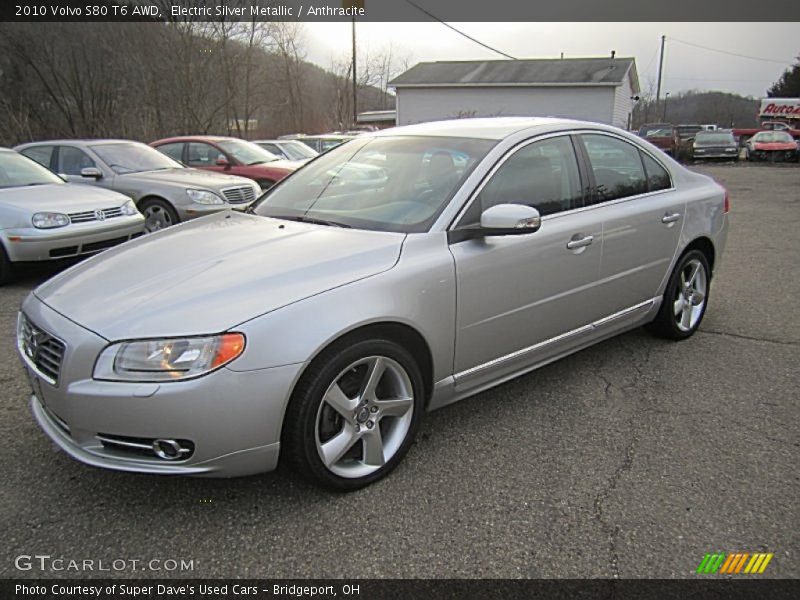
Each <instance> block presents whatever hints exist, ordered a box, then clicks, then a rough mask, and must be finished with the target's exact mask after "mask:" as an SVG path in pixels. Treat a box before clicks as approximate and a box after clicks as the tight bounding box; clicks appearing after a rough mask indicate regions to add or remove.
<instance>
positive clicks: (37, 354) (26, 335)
mask: <svg viewBox="0 0 800 600" xmlns="http://www.w3.org/2000/svg"><path fill="white" fill-rule="evenodd" d="M17 343H18V344H19V348H20V351H21V352H22V353H23V354H24V355H25V357H26V358H27V359H28V360H29V361H30V362H31V363H32V364H33V365H34V366H35V367H36V371H38V373H39V374H40V375H41V376H42V377H44V378H45V379H46V380H47V381H49V382H50V383H52V384H53V385H56V384H57V383H58V376H59V374H60V373H61V362H62V361H63V360H64V350H66V346H65V344H64V342H62V341H61V340H59V339H58V338H55V337H53V336H52V335H50V334H49V333H47V332H46V331H44V330H43V329H40V328H39V327H37V326H36V325H34V324H33V323H31V322H30V321H29V320H28V318H27V317H26V316H25V315H24V314H22V313H20V317H19V327H18V328H17Z"/></svg>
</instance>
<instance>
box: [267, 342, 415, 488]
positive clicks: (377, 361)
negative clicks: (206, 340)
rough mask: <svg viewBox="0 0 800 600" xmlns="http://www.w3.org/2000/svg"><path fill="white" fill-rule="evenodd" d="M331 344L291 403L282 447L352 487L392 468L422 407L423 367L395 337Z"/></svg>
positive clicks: (309, 467)
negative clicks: (337, 346) (332, 348)
mask: <svg viewBox="0 0 800 600" xmlns="http://www.w3.org/2000/svg"><path fill="white" fill-rule="evenodd" d="M339 350H340V351H339V352H328V353H326V354H325V355H324V356H323V357H321V359H320V360H318V361H316V364H312V366H311V367H309V370H308V372H307V373H306V374H305V375H304V377H303V380H302V381H301V383H300V384H299V385H298V389H297V390H296V391H295V394H294V396H293V398H292V401H291V403H290V405H289V408H288V409H287V414H286V426H285V430H284V440H283V445H282V451H284V452H286V453H287V455H288V456H287V458H288V459H289V460H291V461H292V462H293V463H294V465H295V466H296V467H297V469H298V470H299V471H300V472H301V473H302V474H303V475H305V476H306V477H307V478H309V479H311V480H312V481H314V482H315V483H318V484H320V485H323V486H325V487H328V488H331V489H334V490H338V491H349V490H355V489H358V488H360V487H363V486H365V485H367V484H369V483H372V482H373V481H375V480H377V479H380V478H381V477H383V476H384V475H386V474H387V473H389V472H390V471H391V470H392V469H394V467H395V466H396V465H397V464H398V463H399V462H400V460H401V459H402V457H403V455H405V453H406V452H407V451H408V448H409V447H410V445H411V443H412V442H413V439H414V436H415V434H416V430H417V426H418V423H419V418H420V416H421V412H422V398H423V394H424V386H423V383H422V376H421V374H420V371H419V367H418V366H417V364H416V362H415V361H414V359H413V357H412V356H411V355H410V354H409V353H408V352H407V351H406V350H405V349H404V348H403V347H402V346H399V345H397V344H395V343H394V342H391V341H389V340H365V341H362V342H357V343H356V344H354V345H352V346H348V347H346V348H345V349H339Z"/></svg>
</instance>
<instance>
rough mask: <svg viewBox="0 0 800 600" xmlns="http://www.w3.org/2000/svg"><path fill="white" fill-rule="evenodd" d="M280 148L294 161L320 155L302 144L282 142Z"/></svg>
mask: <svg viewBox="0 0 800 600" xmlns="http://www.w3.org/2000/svg"><path fill="white" fill-rule="evenodd" d="M280 147H281V148H282V149H283V151H284V152H286V154H288V155H289V158H291V159H292V160H306V159H307V158H314V157H315V156H317V155H318V154H319V152H317V151H316V150H314V149H313V148H309V147H308V146H306V145H305V144H303V143H301V142H281V145H280Z"/></svg>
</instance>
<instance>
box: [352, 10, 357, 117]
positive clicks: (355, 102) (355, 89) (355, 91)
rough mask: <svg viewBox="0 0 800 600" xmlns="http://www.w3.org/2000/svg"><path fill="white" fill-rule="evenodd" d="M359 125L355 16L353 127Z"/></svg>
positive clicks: (354, 20) (354, 28)
mask: <svg viewBox="0 0 800 600" xmlns="http://www.w3.org/2000/svg"><path fill="white" fill-rule="evenodd" d="M354 4H355V3H354ZM357 123H358V77H357V76H356V17H355V15H353V127H355V126H356V125H357Z"/></svg>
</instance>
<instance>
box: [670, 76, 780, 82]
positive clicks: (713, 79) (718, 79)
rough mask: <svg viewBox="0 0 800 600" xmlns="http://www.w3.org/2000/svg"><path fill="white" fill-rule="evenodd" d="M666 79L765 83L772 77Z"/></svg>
mask: <svg viewBox="0 0 800 600" xmlns="http://www.w3.org/2000/svg"><path fill="white" fill-rule="evenodd" d="M667 79H680V80H681V81H684V80H685V81H737V82H745V83H765V82H767V83H768V82H770V81H772V79H770V78H768V77H765V78H764V79H723V78H712V77H672V76H670V77H668V78H667Z"/></svg>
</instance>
